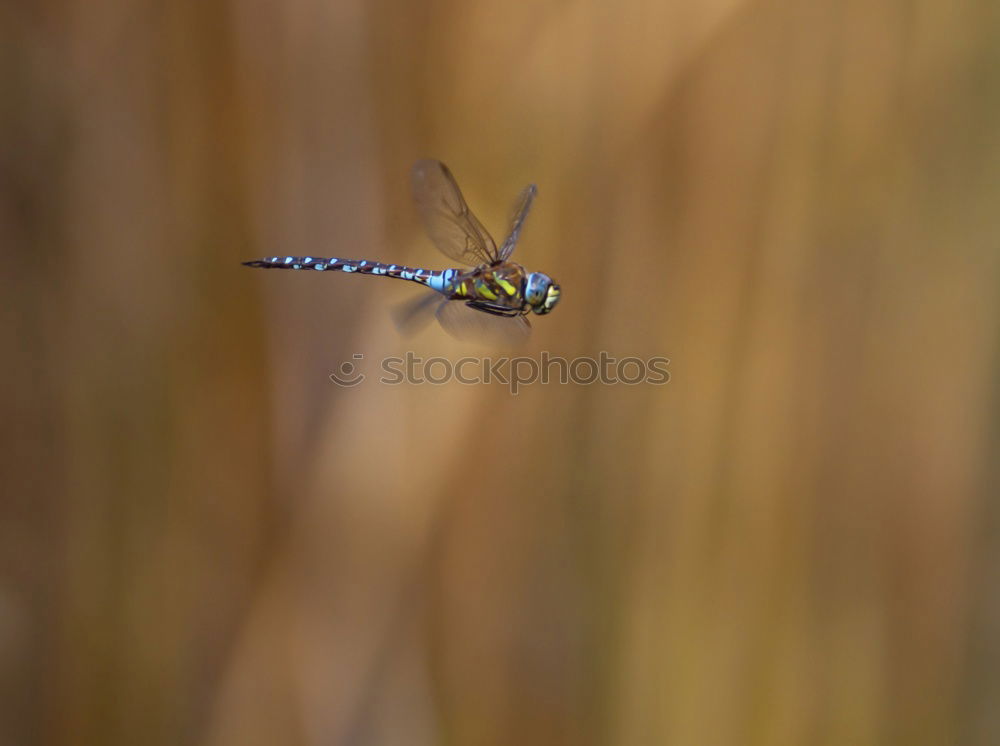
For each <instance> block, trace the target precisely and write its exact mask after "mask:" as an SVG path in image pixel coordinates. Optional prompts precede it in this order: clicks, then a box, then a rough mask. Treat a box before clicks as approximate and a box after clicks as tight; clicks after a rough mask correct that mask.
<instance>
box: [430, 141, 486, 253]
mask: <svg viewBox="0 0 1000 746" xmlns="http://www.w3.org/2000/svg"><path fill="white" fill-rule="evenodd" d="M410 178H411V183H412V186H413V198H414V200H416V203H417V208H418V209H419V210H420V215H421V217H422V218H423V220H424V228H425V229H426V230H427V235H429V236H430V237H431V240H432V241H434V243H435V245H436V246H437V247H438V248H439V249H440V250H441V252H442V253H444V255H445V256H448V257H451V258H452V259H454V260H455V261H457V262H462V263H463V264H467V265H469V266H475V265H477V264H492V263H493V262H495V261H496V259H497V246H496V244H495V243H494V242H493V238H492V237H491V236H490V234H489V233H488V232H487V231H486V229H485V228H484V227H483V224H482V223H480V222H479V220H478V219H477V218H476V216H475V215H473V214H472V211H471V210H470V209H469V206H468V205H467V204H465V199H464V198H463V197H462V192H461V191H460V190H459V188H458V184H456V183H455V177H454V176H452V175H451V171H449V170H448V167H447V166H445V165H444V164H443V163H441V162H440V161H432V160H423V161H417V162H416V164H414V166H413V170H412V171H411V173H410Z"/></svg>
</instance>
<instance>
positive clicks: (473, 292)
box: [243, 159, 561, 346]
mask: <svg viewBox="0 0 1000 746" xmlns="http://www.w3.org/2000/svg"><path fill="white" fill-rule="evenodd" d="M410 177H411V186H412V190H413V198H414V200H415V202H416V204H417V209H418V211H419V212H420V216H421V218H422V219H423V224H424V228H425V229H426V231H427V234H428V236H430V238H431V241H433V243H434V244H435V245H436V246H437V248H438V249H439V250H440V251H441V253H442V254H444V255H445V256H447V257H448V258H449V259H452V260H454V261H456V262H459V263H460V264H461V265H463V266H462V267H456V268H451V269H437V270H432V269H423V268H419V267H407V266H403V265H400V264H385V263H384V262H377V261H370V260H368V259H360V260H359V259H343V258H340V257H313V256H301V257H299V256H271V257H265V258H263V259H255V260H253V261H248V262H243V264H245V265H246V266H248V267H261V268H264V269H298V270H313V271H318V272H347V273H356V274H359V275H374V276H378V277H394V278H396V279H400V280H409V281H411V282H415V283H417V284H419V285H423V286H424V287H427V288H429V289H430V290H432V291H434V292H433V293H430V294H428V295H426V296H423V297H421V298H418V299H417V300H416V302H414V303H408V304H405V305H404V306H403V307H402V309H401V310H400V311H399V312H398V313H397V314H396V322H397V325H398V326H399V327H400V328H401V330H403V331H404V332H406V331H412V330H413V329H415V328H416V327H418V326H419V322H420V321H422V320H425V319H426V318H427V317H428V316H430V315H432V316H434V317H436V318H437V320H438V322H439V323H440V324H441V326H442V327H443V328H444V329H445V331H447V332H449V333H450V334H451V335H452V336H454V337H457V338H459V339H462V340H472V341H486V342H488V343H497V344H501V345H505V346H516V345H518V344H520V343H522V342H523V341H524V340H525V339H527V337H528V335H529V334H530V332H531V324H530V322H529V321H528V314H529V313H534V314H536V315H539V316H542V315H545V314H547V313H549V312H551V311H552V309H553V308H555V307H556V304H557V303H558V302H559V297H560V292H561V291H560V288H559V284H558V283H556V282H555V281H553V279H552V278H551V277H549V276H548V275H546V274H543V273H541V272H528V271H527V270H525V268H524V267H523V266H521V265H520V264H518V263H516V262H512V261H511V255H512V254H513V253H514V248H515V246H516V245H517V241H518V239H519V238H520V236H521V230H522V228H523V227H524V221H525V218H527V216H528V212H529V211H530V210H531V205H532V203H533V202H534V199H535V195H536V194H537V192H538V189H537V187H536V186H535V185H534V184H529V185H528V186H527V187H525V188H524V189H523V190H522V191H521V194H520V195H519V196H518V199H517V201H516V203H515V209H514V213H513V217H512V218H511V221H510V229H509V231H508V233H507V238H506V239H505V240H504V241H503V243H501V244H500V247H499V248H497V245H496V243H495V242H494V240H493V237H492V236H490V234H489V232H488V231H487V230H486V228H485V227H483V224H482V223H481V222H480V221H479V219H478V218H477V217H476V216H475V215H474V214H473V212H472V210H470V209H469V206H468V205H467V204H466V202H465V198H464V197H463V196H462V192H461V190H460V189H459V188H458V183H457V182H456V181H455V177H454V176H452V173H451V171H449V170H448V167H447V166H445V165H444V164H443V163H441V162H440V161H436V160H430V159H427V160H420V161H417V163H416V164H415V165H414V166H413V168H412V170H411V172H410Z"/></svg>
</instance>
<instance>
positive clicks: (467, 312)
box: [436, 300, 531, 349]
mask: <svg viewBox="0 0 1000 746" xmlns="http://www.w3.org/2000/svg"><path fill="white" fill-rule="evenodd" d="M436 315H437V319H438V322H439V323H440V324H441V326H442V328H443V329H444V330H445V331H446V332H448V333H449V334H450V335H451V336H453V337H455V339H459V340H462V341H463V342H476V343H479V344H485V345H488V346H491V347H500V348H505V349H511V348H515V347H520V346H521V345H523V344H524V343H525V342H526V341H527V340H528V337H529V336H530V334H531V324H530V323H529V322H528V319H527V318H525V317H524V316H522V315H521V314H517V315H514V316H500V315H498V314H493V313H488V312H485V311H480V310H477V309H476V308H473V307H472V306H469V305H467V304H466V303H463V302H461V301H454V300H452V301H447V300H446V301H445V302H444V303H442V304H441V305H440V306H438V309H437V314H436Z"/></svg>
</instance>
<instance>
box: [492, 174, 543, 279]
mask: <svg viewBox="0 0 1000 746" xmlns="http://www.w3.org/2000/svg"><path fill="white" fill-rule="evenodd" d="M536 194H538V187H536V186H535V185H534V184H528V186H526V187H525V188H524V189H523V190H522V191H521V194H520V195H519V196H518V198H517V202H516V203H515V206H514V217H513V218H511V221H510V233H509V234H508V236H507V240H506V241H504V242H503V246H501V247H500V253H499V255H498V258H499V259H500V261H501V262H505V261H507V260H508V259H509V258H510V255H511V254H513V253H514V247H515V246H517V239H518V238H519V237H520V235H521V226H522V225H524V219H525V218H526V217H528V211H529V210H530V209H531V203H532V202H534V201H535V195H536Z"/></svg>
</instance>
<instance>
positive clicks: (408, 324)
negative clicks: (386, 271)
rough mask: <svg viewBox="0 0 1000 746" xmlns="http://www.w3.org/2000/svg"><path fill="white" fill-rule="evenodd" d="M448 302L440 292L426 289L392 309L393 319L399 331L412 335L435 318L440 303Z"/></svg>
mask: <svg viewBox="0 0 1000 746" xmlns="http://www.w3.org/2000/svg"><path fill="white" fill-rule="evenodd" d="M442 302H447V300H446V299H442V298H441V295H440V293H435V292H431V291H426V292H423V293H420V294H419V295H418V296H417V297H415V298H410V299H408V300H405V301H403V302H402V303H400V304H399V305H397V306H396V307H395V308H394V309H393V311H392V320H393V321H394V322H395V324H396V328H397V329H398V330H399V333H400V334H401V335H402V336H404V337H412V336H414V335H415V334H417V333H418V332H419V331H420V330H422V329H423V328H424V327H425V326H427V324H429V323H430V322H431V321H433V320H434V312H435V311H436V310H437V307H438V305H440V304H441V303H442Z"/></svg>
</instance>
